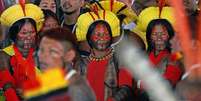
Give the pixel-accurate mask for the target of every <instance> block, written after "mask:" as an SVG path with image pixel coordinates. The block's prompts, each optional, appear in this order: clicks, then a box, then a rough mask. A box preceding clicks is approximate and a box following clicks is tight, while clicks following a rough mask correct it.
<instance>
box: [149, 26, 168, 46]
mask: <svg viewBox="0 0 201 101" xmlns="http://www.w3.org/2000/svg"><path fill="white" fill-rule="evenodd" d="M168 38H169V35H168V32H167V29H166V27H165V26H163V25H156V26H154V28H153V30H152V33H151V39H152V42H153V43H154V45H155V48H156V50H163V49H165V47H166V42H167V41H168Z"/></svg>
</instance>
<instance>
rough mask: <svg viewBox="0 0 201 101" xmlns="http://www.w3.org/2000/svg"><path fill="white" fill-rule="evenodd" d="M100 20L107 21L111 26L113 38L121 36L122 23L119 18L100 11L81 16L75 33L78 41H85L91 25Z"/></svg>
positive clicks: (108, 12) (110, 13)
mask: <svg viewBox="0 0 201 101" xmlns="http://www.w3.org/2000/svg"><path fill="white" fill-rule="evenodd" d="M98 20H103V21H106V22H107V23H108V24H109V25H110V28H111V30H112V36H113V37H116V36H119V35H120V22H119V19H118V18H117V16H116V15H115V14H114V13H112V12H110V11H105V10H100V11H97V12H87V13H84V14H82V15H80V16H79V18H78V20H77V23H76V31H75V34H76V38H77V40H78V41H85V40H86V35H87V32H88V29H89V27H90V25H91V24H92V23H94V22H96V21H98Z"/></svg>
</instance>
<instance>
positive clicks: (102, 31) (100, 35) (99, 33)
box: [91, 24, 111, 50]
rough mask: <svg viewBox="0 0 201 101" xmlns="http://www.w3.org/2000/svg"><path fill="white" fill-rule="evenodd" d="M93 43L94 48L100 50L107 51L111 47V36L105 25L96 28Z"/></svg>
mask: <svg viewBox="0 0 201 101" xmlns="http://www.w3.org/2000/svg"><path fill="white" fill-rule="evenodd" d="M91 41H92V44H93V45H94V48H96V49H98V50H105V49H106V48H107V47H108V46H109V43H110V41H111V36H110V34H109V31H108V29H107V28H106V26H105V25H102V24H98V25H97V26H96V27H95V29H94V31H93V33H92V35H91Z"/></svg>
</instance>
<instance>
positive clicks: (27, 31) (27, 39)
mask: <svg viewBox="0 0 201 101" xmlns="http://www.w3.org/2000/svg"><path fill="white" fill-rule="evenodd" d="M35 38H36V31H35V29H34V27H33V26H32V24H31V23H26V24H24V26H23V27H22V28H21V30H20V32H19V33H18V34H17V46H18V47H20V48H22V49H30V48H32V47H33V45H34V43H35Z"/></svg>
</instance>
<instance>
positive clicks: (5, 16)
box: [0, 4, 44, 31]
mask: <svg viewBox="0 0 201 101" xmlns="http://www.w3.org/2000/svg"><path fill="white" fill-rule="evenodd" d="M23 18H31V19H33V20H34V21H35V22H36V25H37V26H36V27H37V31H39V30H40V29H41V28H42V25H43V21H44V15H43V12H42V10H41V9H40V8H39V7H38V6H36V5H34V4H25V14H24V12H23V9H22V7H21V5H20V4H16V5H13V6H11V7H9V8H8V9H6V10H5V11H4V12H3V13H2V14H1V17H0V22H1V24H2V25H6V26H9V27H11V26H12V25H13V24H14V23H15V22H16V21H18V20H20V19H23Z"/></svg>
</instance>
